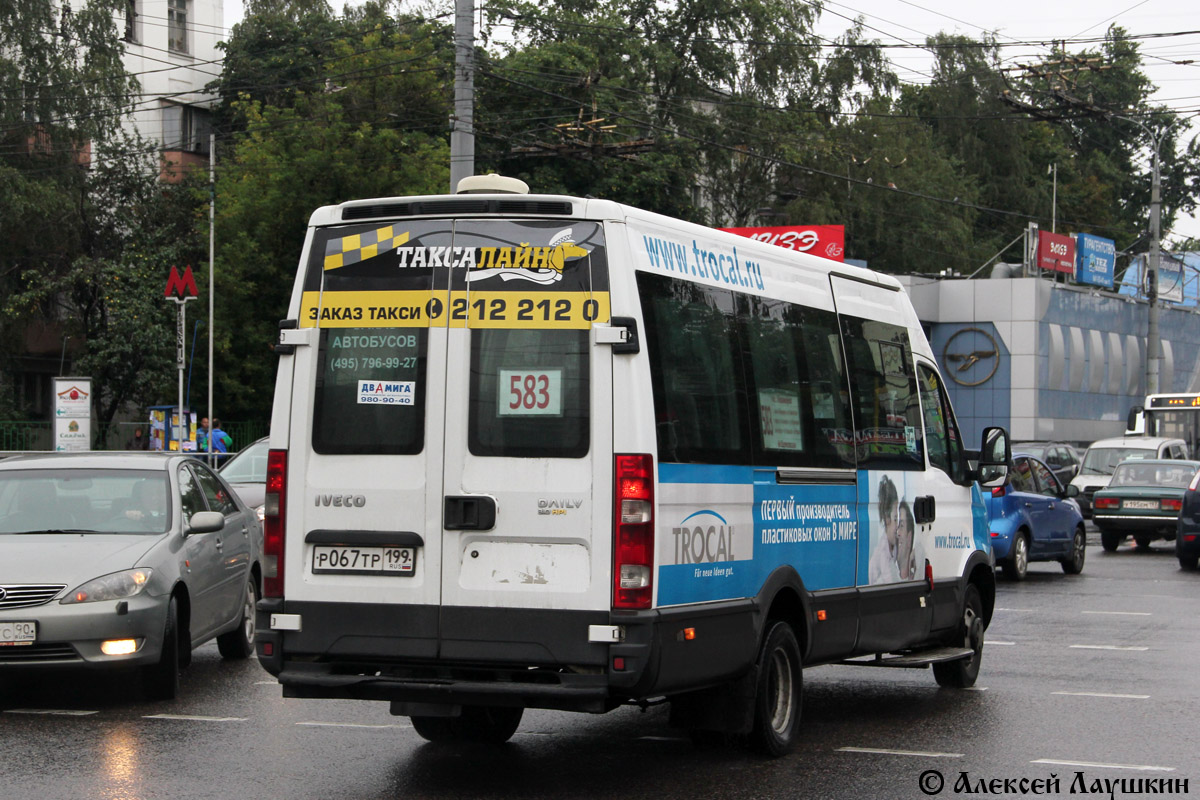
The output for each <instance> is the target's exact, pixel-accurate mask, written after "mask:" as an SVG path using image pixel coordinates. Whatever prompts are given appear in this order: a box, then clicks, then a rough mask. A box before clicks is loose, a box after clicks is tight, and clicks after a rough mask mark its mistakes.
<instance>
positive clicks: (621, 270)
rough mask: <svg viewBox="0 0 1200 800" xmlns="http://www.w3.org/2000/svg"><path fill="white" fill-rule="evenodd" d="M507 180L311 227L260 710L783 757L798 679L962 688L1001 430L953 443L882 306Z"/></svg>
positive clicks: (813, 267)
mask: <svg viewBox="0 0 1200 800" xmlns="http://www.w3.org/2000/svg"><path fill="white" fill-rule="evenodd" d="M470 180H471V179H468V181H470ZM480 184H482V185H480ZM517 184H519V186H517V188H518V189H520V188H521V187H523V184H520V182H519V181H518V182H512V181H511V179H503V178H497V177H495V176H492V177H488V178H480V179H476V183H475V186H474V188H473V189H472V192H473V193H463V192H462V191H461V189H462V187H460V193H459V194H457V195H451V196H426V197H400V198H382V199H373V200H363V201H352V202H346V203H343V204H341V205H338V206H329V207H325V208H320V209H318V210H316V211H315V212H314V213H313V215H312V218H311V221H310V225H309V229H308V234H307V237H306V240H305V245H304V251H303V253H302V255H301V257H300V265H299V272H298V274H297V277H296V283H295V288H294V292H293V295H292V299H291V304H290V306H289V309H288V317H287V319H285V320H283V321H282V322H281V325H280V327H281V332H280V339H279V343H278V344H277V345H276V352H277V353H278V354H279V356H280V361H279V372H278V380H277V384H276V392H275V401H274V409H273V415H272V420H271V434H270V451H269V465H268V478H267V488H266V501H265V511H264V513H265V517H266V519H265V531H266V533H265V539H266V545H265V551H266V554H267V556H266V562H267V563H266V569H265V570H264V572H265V577H264V590H263V595H264V596H263V599H262V601H261V603H260V604H259V606H258V610H259V613H258V619H257V621H258V623H259V629H258V630H259V634H258V639H257V647H258V656H259V659H260V661H261V662H262V664H263V666H264V667H265V668H266V669H267V670H268V671H269V672H271V673H272V674H274V675H276V676H277V677H278V679H279V682H280V684H281V685H282V691H283V694H284V696H287V697H298V698H350V699H368V700H380V701H385V702H387V703H388V704H389V708H390V711H391V713H392V714H394V715H398V716H407V717H410V718H411V720H412V724H413V727H414V728H415V729H416V731H417V733H418V734H420V735H421V736H423V737H425V738H426V739H430V740H435V741H438V740H473V741H485V742H502V741H505V740H507V739H508V738H509V737H510V736H512V734H513V733H514V731H515V730H516V729H517V727H518V726H519V724H520V720H521V715H522V712H523V710H524V709H525V708H550V709H563V710H574V711H582V712H590V713H603V712H606V711H609V710H612V709H614V708H616V707H618V706H621V705H625V704H640V705H643V706H645V705H649V704H653V703H658V702H670V704H671V709H670V710H671V721H672V724H675V725H678V726H680V727H683V728H687V729H690V730H692V731H697V732H702V731H724V732H726V733H733V734H738V735H740V736H743V737H745V738H746V739H747V740H748V741H749V742H751V743H753V744H754V745H755V746H756V747H757V748H758V749H760V750H762V751H764V752H766V753H768V754H771V755H780V754H782V753H785V752H787V751H788V749H789V748H791V747H792V745H793V743H794V741H795V738H796V733H797V726H798V723H799V719H800V709H801V702H800V699H801V693H802V676H803V672H802V669H803V667H805V666H812V665H817V664H828V663H835V662H843V661H849V662H855V663H861V664H868V665H876V666H892V667H924V666H930V665H932V668H933V674H934V677H935V678H936V680H937V681H938V683H940V684H942V685H947V686H958V687H965V686H969V685H971V684H972V683H973V682H974V681H975V678H976V675H977V674H978V670H979V667H980V662H981V659H982V655H983V644H984V631H985V629H986V628H987V625H988V622H989V621H990V619H991V615H992V609H993V606H994V601H995V577H994V563H993V559H992V554H991V548H990V544H989V533H988V527H987V520H986V517H985V510H984V504H983V499H982V495H981V492H980V481H982V482H983V483H984V485H997V484H998V483H999V482H1002V481H1003V479H1004V476H1005V473H1006V470H1007V464H1008V458H1009V446H1008V437H1007V433H1006V432H1005V431H1003V430H1002V429H999V428H989V429H987V430H986V431H984V433H983V440H982V443H983V444H982V446H981V448H980V450H979V451H971V452H968V451H967V450H966V449H965V448H964V443H963V440H962V437H961V436H960V434H959V429H958V426H957V424H956V422H955V418H954V413H953V410H952V409H951V407H950V402H949V398H948V396H947V394H946V392H945V390H944V387H943V383H942V379H941V375H940V372H939V370H938V366H937V364H936V363H935V360H934V355H933V352H932V351H931V350H930V347H929V344H928V342H927V341H926V339H925V336H924V334H923V333H922V330H921V325H920V323H919V321H918V319H917V315H916V313H915V312H914V310H913V308H912V305H911V304H910V302H909V300H908V297H907V295H906V294H905V292H904V291H903V290H902V289H901V287H900V284H899V283H898V282H897V281H896V280H895V279H893V278H891V277H888V276H886V275H881V274H878V273H875V272H870V271H868V270H865V269H861V268H857V267H853V266H848V265H844V264H841V263H837V262H833V261H828V260H824V259H821V258H816V257H812V256H808V255H805V254H802V253H795V252H792V251H788V250H785V249H783V248H779V247H773V246H771V245H768V244H764V243H759V242H754V241H751V240H749V239H744V238H741V237H738V236H735V235H732V234H727V233H723V232H719V231H714V230H712V229H710V228H707V227H703V226H700V225H695V224H691V223H687V222H683V221H680V220H676V219H671V218H668V217H664V216H660V215H657V214H652V213H648V212H645V211H641V210H638V209H635V208H631V207H628V206H623V205H619V204H617V203H614V202H610V201H605V200H597V199H594V198H576V197H562V196H547V195H529V194H527V193H523V192H516V193H514V192H511V191H508V189H510V188H512V187H513V186H515V185H517ZM480 190H482V191H480ZM524 191H527V190H524Z"/></svg>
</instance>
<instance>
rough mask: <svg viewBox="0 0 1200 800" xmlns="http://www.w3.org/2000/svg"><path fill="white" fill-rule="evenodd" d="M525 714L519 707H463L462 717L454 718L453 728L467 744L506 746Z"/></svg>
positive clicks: (452, 721)
mask: <svg viewBox="0 0 1200 800" xmlns="http://www.w3.org/2000/svg"><path fill="white" fill-rule="evenodd" d="M524 713H525V709H523V708H519V707H518V708H508V707H504V706H463V710H462V716H461V717H457V718H452V720H451V727H452V728H453V729H454V731H455V733H456V734H457V736H458V738H459V739H462V740H463V741H466V742H482V743H484V744H504V743H505V742H507V741H508V740H509V739H511V738H512V736H513V734H514V733H516V732H517V727H518V726H520V724H521V715H522V714H524Z"/></svg>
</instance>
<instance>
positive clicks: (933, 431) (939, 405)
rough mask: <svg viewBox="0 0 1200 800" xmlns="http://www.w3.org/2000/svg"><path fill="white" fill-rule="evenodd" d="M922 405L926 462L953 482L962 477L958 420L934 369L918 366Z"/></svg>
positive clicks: (962, 468)
mask: <svg viewBox="0 0 1200 800" xmlns="http://www.w3.org/2000/svg"><path fill="white" fill-rule="evenodd" d="M920 375H921V381H920V387H921V408H922V410H923V412H924V414H925V449H926V450H927V451H928V453H929V463H930V465H932V466H935V467H937V468H938V469H941V470H942V471H944V472H945V473H946V474H947V475H949V476H950V478H951V479H952V480H954V481H955V482H956V483H958V482H961V481H962V480H963V477H964V474H965V470H964V467H963V461H962V443H961V441H960V440H959V436H958V424H957V423H956V422H955V420H954V412H953V410H952V409H951V408H950V400H949V398H947V397H946V394H945V392H944V391H943V390H942V388H941V380H940V379H939V378H938V374H937V372H935V371H934V370H932V369H930V368H929V367H927V366H925V365H924V364H922V365H921V367H920Z"/></svg>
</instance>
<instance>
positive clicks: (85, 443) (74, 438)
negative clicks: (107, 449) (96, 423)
mask: <svg viewBox="0 0 1200 800" xmlns="http://www.w3.org/2000/svg"><path fill="white" fill-rule="evenodd" d="M54 449H55V450H91V449H92V379H91V378H55V379H54Z"/></svg>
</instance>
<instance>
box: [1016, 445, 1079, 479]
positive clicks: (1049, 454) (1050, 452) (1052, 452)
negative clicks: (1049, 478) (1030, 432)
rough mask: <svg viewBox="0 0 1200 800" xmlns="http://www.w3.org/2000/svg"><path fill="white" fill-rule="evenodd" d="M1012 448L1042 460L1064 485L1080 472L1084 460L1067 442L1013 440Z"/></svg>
mask: <svg viewBox="0 0 1200 800" xmlns="http://www.w3.org/2000/svg"><path fill="white" fill-rule="evenodd" d="M1012 449H1013V452H1019V453H1027V454H1029V455H1031V456H1033V457H1034V458H1036V459H1038V460H1039V461H1041V462H1042V463H1043V464H1045V465H1046V466H1047V467H1049V468H1050V471H1051V472H1053V473H1054V477H1056V478H1058V482H1059V483H1061V484H1062V485H1063V486H1066V485H1067V484H1069V483H1070V482H1071V479H1072V478H1074V477H1075V476H1076V475H1078V474H1079V465H1080V464H1081V463H1082V462H1083V457H1082V456H1081V455H1080V453H1079V451H1078V450H1076V449H1075V448H1074V446H1072V445H1069V444H1067V443H1066V442H1013V444H1012Z"/></svg>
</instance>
